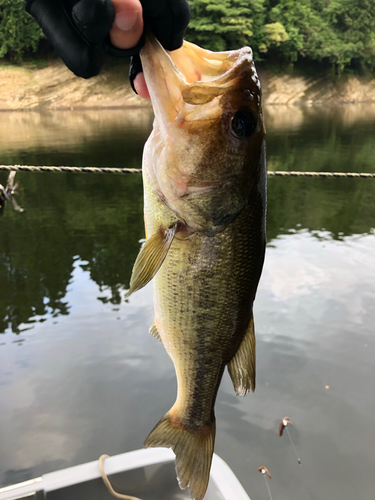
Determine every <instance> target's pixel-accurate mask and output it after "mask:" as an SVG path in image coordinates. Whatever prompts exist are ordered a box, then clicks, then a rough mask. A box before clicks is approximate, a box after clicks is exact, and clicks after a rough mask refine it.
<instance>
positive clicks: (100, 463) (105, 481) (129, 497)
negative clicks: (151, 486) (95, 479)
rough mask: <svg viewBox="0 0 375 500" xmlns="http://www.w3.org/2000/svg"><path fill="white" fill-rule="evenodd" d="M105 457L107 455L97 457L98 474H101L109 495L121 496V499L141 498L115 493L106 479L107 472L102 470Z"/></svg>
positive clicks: (134, 499)
mask: <svg viewBox="0 0 375 500" xmlns="http://www.w3.org/2000/svg"><path fill="white" fill-rule="evenodd" d="M106 458H109V455H101V457H100V458H99V469H100V474H101V475H102V478H103V481H104V484H105V485H106V486H107V489H108V491H109V492H110V494H111V495H113V496H114V497H116V498H122V499H123V500H141V499H140V498H138V497H132V496H130V495H123V494H122V493H117V491H115V490H114V489H113V487H112V485H111V483H110V481H109V479H108V476H107V474H106V473H105V472H104V460H105V459H106Z"/></svg>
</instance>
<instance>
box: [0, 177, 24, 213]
mask: <svg viewBox="0 0 375 500" xmlns="http://www.w3.org/2000/svg"><path fill="white" fill-rule="evenodd" d="M15 175H16V172H14V171H12V172H10V173H9V177H8V180H7V183H6V186H5V187H4V186H3V185H2V184H0V217H1V216H2V215H3V213H4V209H5V205H6V203H7V201H10V202H11V203H12V206H13V208H14V210H16V211H17V212H23V208H21V207H20V206H19V205H18V203H17V202H16V200H15V198H14V195H15V194H16V190H17V188H18V186H19V183H18V182H16V184H14V177H15Z"/></svg>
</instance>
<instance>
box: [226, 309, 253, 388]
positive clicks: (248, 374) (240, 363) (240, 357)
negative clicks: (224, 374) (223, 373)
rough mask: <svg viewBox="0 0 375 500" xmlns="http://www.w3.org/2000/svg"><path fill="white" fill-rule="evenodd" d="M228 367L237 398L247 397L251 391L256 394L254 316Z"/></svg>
mask: <svg viewBox="0 0 375 500" xmlns="http://www.w3.org/2000/svg"><path fill="white" fill-rule="evenodd" d="M227 366H228V371H229V375H230V378H231V379H232V382H233V386H234V390H235V391H236V394H237V396H246V394H247V393H248V392H249V390H250V389H251V390H252V391H253V392H254V390H255V333H254V318H253V315H252V314H251V319H250V323H249V326H248V327H247V330H246V333H245V336H244V338H243V340H242V343H241V345H240V347H239V349H238V351H237V352H236V354H235V355H234V356H233V358H232V359H231V360H230V361H229V363H228V365H227Z"/></svg>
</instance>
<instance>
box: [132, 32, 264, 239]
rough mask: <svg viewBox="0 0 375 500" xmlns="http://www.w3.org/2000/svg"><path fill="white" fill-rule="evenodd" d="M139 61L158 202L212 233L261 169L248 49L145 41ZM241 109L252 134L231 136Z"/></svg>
mask: <svg viewBox="0 0 375 500" xmlns="http://www.w3.org/2000/svg"><path fill="white" fill-rule="evenodd" d="M141 59H142V65H143V68H144V74H145V78H146V82H147V85H148V88H149V91H150V95H151V101H152V104H153V108H154V112H155V123H154V131H153V134H152V136H151V137H150V139H149V141H148V143H147V145H146V148H145V155H148V156H149V160H148V161H147V162H146V163H148V165H149V167H150V175H151V176H152V177H153V178H154V183H155V186H156V190H157V192H158V194H159V196H160V198H161V200H162V202H163V203H165V204H166V205H167V206H168V207H169V208H170V209H171V210H172V211H173V212H174V213H175V214H176V216H177V217H178V218H179V219H180V220H182V221H183V222H184V223H185V224H186V225H188V226H189V227H191V228H192V229H194V230H196V231H204V232H206V233H207V234H214V233H215V232H217V231H221V230H222V229H223V228H224V227H225V226H226V225H227V224H228V223H230V222H231V221H232V220H233V219H234V218H235V217H236V216H237V215H238V214H239V213H240V212H241V210H243V208H244V207H245V206H246V205H247V203H248V198H249V196H250V195H251V191H252V188H253V186H254V185H255V184H256V183H257V182H258V181H259V178H260V177H262V172H264V171H265V161H264V155H262V149H263V148H264V136H265V130H264V126H263V116H262V109H261V92H260V84H259V80H258V77H257V74H256V71H255V67H254V63H253V60H252V51H251V49H250V48H249V47H245V48H243V49H239V50H236V51H230V52H219V53H214V52H210V51H207V50H204V49H201V48H200V47H197V46H195V45H194V44H191V43H189V42H184V45H183V46H182V47H181V49H178V50H177V51H173V52H172V53H171V54H168V53H167V52H166V51H165V50H164V49H163V48H162V47H161V45H160V44H159V43H158V42H157V41H156V40H155V39H154V38H148V39H147V41H146V44H145V46H144V48H143V49H142V51H141ZM239 114H240V115H241V114H242V115H246V117H250V119H251V120H252V123H251V126H252V130H251V133H249V134H247V135H246V136H245V137H240V138H239V137H238V136H236V135H235V134H234V133H233V123H234V120H236V119H238V116H239Z"/></svg>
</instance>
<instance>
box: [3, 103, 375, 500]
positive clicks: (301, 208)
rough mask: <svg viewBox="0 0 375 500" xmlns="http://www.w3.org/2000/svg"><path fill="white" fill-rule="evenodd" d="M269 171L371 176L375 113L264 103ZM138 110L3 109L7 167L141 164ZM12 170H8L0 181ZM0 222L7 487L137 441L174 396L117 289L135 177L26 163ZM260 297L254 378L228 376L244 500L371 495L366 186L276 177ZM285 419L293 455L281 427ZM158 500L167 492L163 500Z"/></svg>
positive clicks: (122, 276)
mask: <svg viewBox="0 0 375 500" xmlns="http://www.w3.org/2000/svg"><path fill="white" fill-rule="evenodd" d="M266 125H267V132H268V161H269V168H270V169H271V170H276V169H284V170H285V169H286V170H316V171H319V170H321V171H326V170H332V171H333V170H338V171H365V172H374V171H375V164H374V162H375V109H374V107H371V106H362V107H360V106H343V107H342V108H340V109H338V110H332V109H323V108H322V109H320V108H314V109H305V110H302V109H299V108H296V107H293V108H287V107H273V108H268V109H267V110H266ZM151 126H152V116H151V115H150V113H148V112H147V111H145V110H143V111H139V110H133V111H130V112H129V111H87V112H79V113H78V112H57V113H2V114H1V120H0V163H3V164H5V163H9V164H16V163H25V164H34V165H38V164H39V165H40V164H44V165H93V166H102V165H109V166H129V167H140V165H141V154H142V148H143V144H144V141H145V139H146V137H147V136H148V134H149V132H150V129H151ZM6 177H7V175H6V174H5V173H0V183H2V184H4V183H5V181H6ZM16 177H17V179H18V180H19V182H20V189H19V194H18V197H17V199H18V202H19V204H20V205H21V206H22V207H23V208H24V212H23V213H18V212H15V211H13V210H12V207H11V206H10V205H7V206H6V207H5V211H4V214H3V217H2V218H1V219H0V284H1V286H0V486H4V485H8V484H11V483H14V482H18V481H22V480H25V479H29V478H32V477H35V476H38V475H41V474H43V473H46V472H49V471H52V470H56V469H60V468H64V467H68V466H71V465H76V464H79V463H82V462H85V461H89V460H95V459H97V458H98V457H99V455H101V454H102V453H108V454H110V455H112V454H117V453H122V452H125V451H129V450H133V449H136V448H141V447H142V443H143V440H144V439H145V438H146V436H147V435H148V433H149V431H150V430H151V429H152V428H153V426H154V425H155V424H156V423H157V421H158V420H159V419H160V418H161V417H162V416H163V415H164V413H165V412H166V411H167V410H168V409H169V408H170V406H171V405H172V404H173V402H174V398H175V393H176V381H175V375H174V369H173V365H172V362H171V361H170V359H169V358H168V356H167V354H166V352H165V351H164V348H163V346H162V344H161V343H160V342H158V341H157V340H155V339H154V338H153V337H152V336H151V335H150V334H149V333H148V328H149V326H150V324H151V323H152V321H153V305H152V286H147V287H146V288H145V289H143V290H141V291H140V292H138V293H136V294H134V296H132V297H131V298H130V299H129V300H125V299H124V295H125V290H127V288H128V286H129V279H130V273H131V269H132V265H133V262H134V259H135V257H136V255H137V253H138V250H139V247H140V244H141V241H142V239H143V238H144V229H143V215H142V180H141V177H140V176H136V175H133V176H124V177H118V176H110V175H106V176H101V175H73V174H60V175H57V174H32V173H18V174H17V176H16ZM268 192H269V206H268V249H267V256H266V262H265V266H264V271H263V275H262V279H261V282H260V285H259V291H258V295H257V299H256V302H255V310H254V315H255V322H256V333H257V363H258V383H257V390H256V392H255V394H251V395H249V396H247V397H246V398H238V397H236V396H235V394H234V391H233V388H232V385H231V381H230V379H229V377H228V376H227V375H225V376H224V379H223V383H222V385H221V388H220V391H219V394H218V400H217V404H216V417H217V439H216V452H217V453H218V454H219V455H220V456H221V457H222V458H223V459H224V460H226V461H227V463H228V464H229V465H230V467H231V468H232V469H233V470H234V472H235V473H236V475H237V476H238V477H239V479H240V481H241V482H242V484H243V485H244V487H245V489H246V490H247V492H248V493H249V495H250V497H251V498H252V500H268V498H269V497H268V493H267V490H266V486H265V484H264V479H263V477H262V476H261V475H260V474H259V473H258V471H257V469H258V467H259V466H261V465H265V466H267V467H268V469H269V470H270V472H271V474H272V481H271V482H270V487H271V491H272V494H273V497H274V499H275V500H276V499H277V500H300V499H306V500H310V499H314V500H315V499H321V500H326V499H327V500H328V499H329V500H331V499H340V500H353V498H356V499H361V500H373V499H374V498H375V475H374V473H373V471H374V469H375V390H374V380H375V337H374V325H375V306H374V304H375V257H374V256H375V231H374V228H375V180H362V179H359V180H353V179H292V178H291V179H280V178H275V179H270V180H269V191H268ZM286 415H288V416H289V417H290V418H291V420H292V421H293V423H294V427H293V428H290V435H291V437H292V439H293V443H294V446H295V448H296V451H297V454H298V457H300V459H301V462H302V466H299V465H298V463H297V458H296V456H295V454H294V451H293V447H292V445H291V443H290V441H289V439H288V435H287V434H285V433H284V436H283V437H281V438H280V437H279V436H278V432H277V431H278V425H279V422H280V420H281V419H282V418H283V417H284V416H286ZM158 500H159V499H158Z"/></svg>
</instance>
